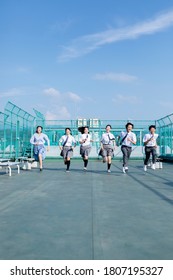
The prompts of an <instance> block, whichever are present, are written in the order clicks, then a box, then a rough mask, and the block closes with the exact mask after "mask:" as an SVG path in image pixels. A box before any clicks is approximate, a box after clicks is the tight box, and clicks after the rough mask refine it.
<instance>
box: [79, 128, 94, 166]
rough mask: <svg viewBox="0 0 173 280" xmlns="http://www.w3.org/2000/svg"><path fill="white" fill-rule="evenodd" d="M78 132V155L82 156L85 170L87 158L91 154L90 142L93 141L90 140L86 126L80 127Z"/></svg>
mask: <svg viewBox="0 0 173 280" xmlns="http://www.w3.org/2000/svg"><path fill="white" fill-rule="evenodd" d="M78 130H79V131H80V132H81V133H82V135H81V137H80V140H79V143H80V144H81V146H80V155H81V156H82V158H83V161H84V170H87V165H88V157H89V154H90V152H91V142H93V140H92V139H91V136H90V134H89V127H88V126H84V127H80V128H79V129H78Z"/></svg>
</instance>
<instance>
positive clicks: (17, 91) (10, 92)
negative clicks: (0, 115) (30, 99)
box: [0, 88, 24, 98]
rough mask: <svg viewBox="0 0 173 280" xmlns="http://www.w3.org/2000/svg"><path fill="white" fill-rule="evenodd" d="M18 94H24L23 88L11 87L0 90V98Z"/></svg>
mask: <svg viewBox="0 0 173 280" xmlns="http://www.w3.org/2000/svg"><path fill="white" fill-rule="evenodd" d="M19 95H24V92H23V90H22V89H20V88H12V89H9V90H8V91H4V92H3V91H2V92H0V98H3V97H5V98H7V97H16V96H19Z"/></svg>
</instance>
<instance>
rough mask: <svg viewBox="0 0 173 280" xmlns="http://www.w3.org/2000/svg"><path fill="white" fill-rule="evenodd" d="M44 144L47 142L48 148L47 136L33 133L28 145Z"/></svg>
mask: <svg viewBox="0 0 173 280" xmlns="http://www.w3.org/2000/svg"><path fill="white" fill-rule="evenodd" d="M45 142H47V145H48V146H50V140H49V138H48V136H47V135H46V134H44V133H41V134H38V133H34V134H33V136H32V137H31V139H30V143H31V144H33V145H34V144H36V143H38V145H44V144H45Z"/></svg>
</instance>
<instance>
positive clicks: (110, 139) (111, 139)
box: [108, 133, 115, 144]
mask: <svg viewBox="0 0 173 280" xmlns="http://www.w3.org/2000/svg"><path fill="white" fill-rule="evenodd" d="M108 138H109V143H108V144H111V141H113V140H115V138H110V136H109V133H108Z"/></svg>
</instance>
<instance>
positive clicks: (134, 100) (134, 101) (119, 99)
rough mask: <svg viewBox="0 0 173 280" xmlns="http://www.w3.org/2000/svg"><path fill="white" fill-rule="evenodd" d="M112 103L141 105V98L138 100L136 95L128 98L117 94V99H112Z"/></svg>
mask: <svg viewBox="0 0 173 280" xmlns="http://www.w3.org/2000/svg"><path fill="white" fill-rule="evenodd" d="M112 101H113V102H114V103H115V104H120V103H129V104H139V103H140V100H139V98H137V97H136V96H134V95H131V96H126V95H123V94H117V95H116V96H115V98H113V99H112Z"/></svg>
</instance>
